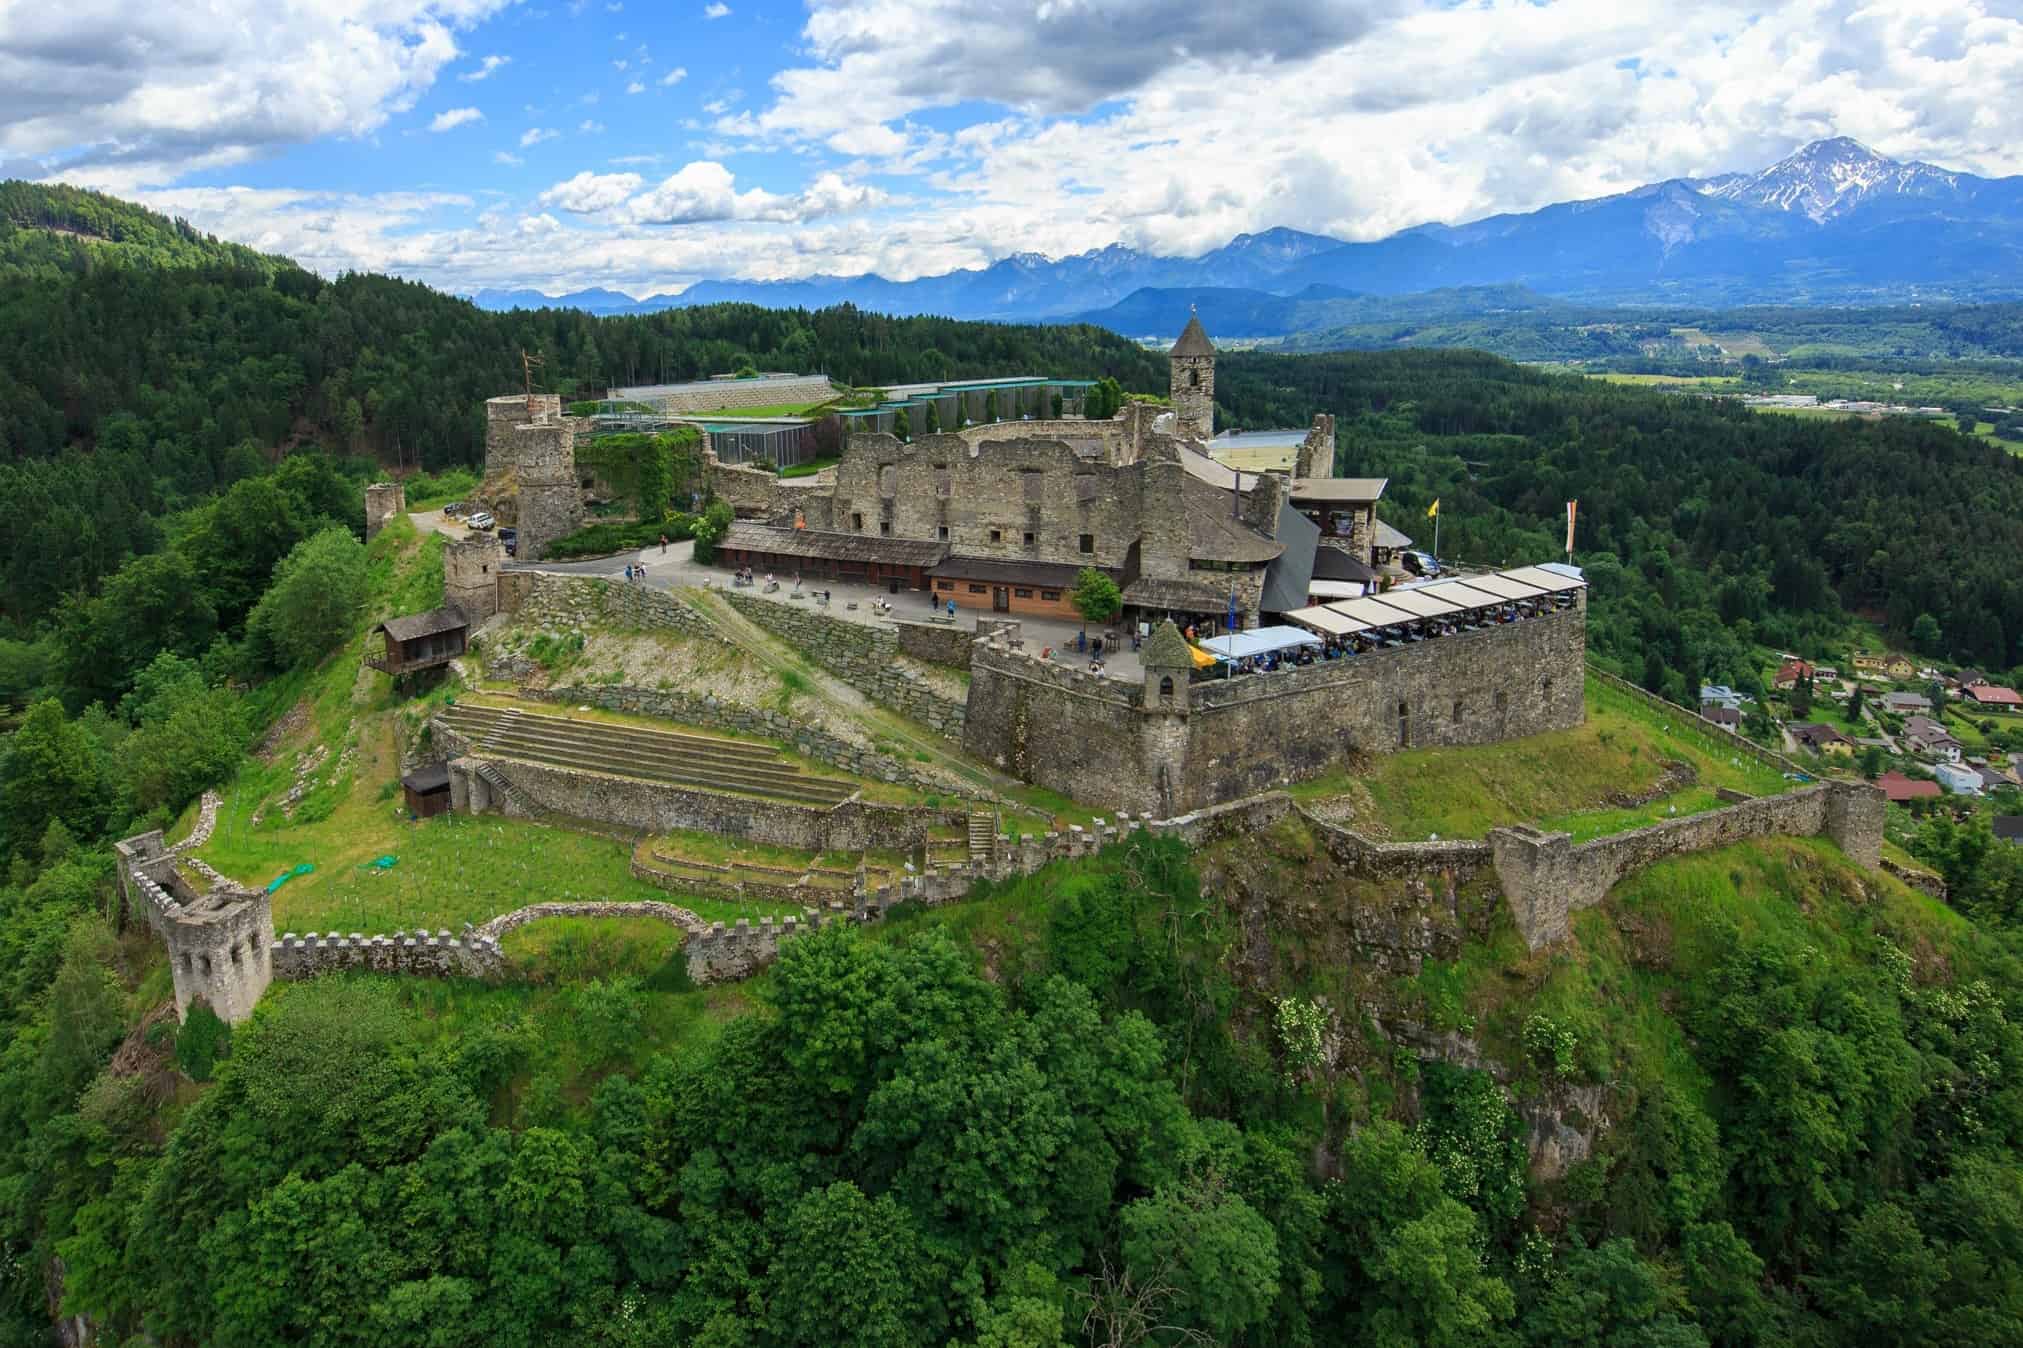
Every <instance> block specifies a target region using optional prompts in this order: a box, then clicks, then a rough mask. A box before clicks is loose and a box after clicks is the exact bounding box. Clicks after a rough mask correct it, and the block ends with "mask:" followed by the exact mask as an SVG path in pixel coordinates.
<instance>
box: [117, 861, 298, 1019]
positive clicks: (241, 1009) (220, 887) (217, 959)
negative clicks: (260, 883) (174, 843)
mask: <svg viewBox="0 0 2023 1348" xmlns="http://www.w3.org/2000/svg"><path fill="white" fill-rule="evenodd" d="M113 851H114V853H115V856H116V857H117V865H116V866H115V869H114V876H115V883H116V885H117V887H118V890H119V895H120V899H121V901H122V903H123V904H124V906H125V908H126V911H127V912H129V913H131V914H133V915H135V916H137V917H139V918H141V919H142V920H143V921H145V922H146V923H147V924H148V926H149V928H150V929H152V930H153V932H154V933H155V935H156V936H158V937H160V938H161V941H162V944H163V945H165V946H167V947H168V952H169V968H170V974H171V978H172V980H173V982H174V985H175V994H176V1015H177V1016H178V1017H181V1016H184V1015H187V1014H188V1012H189V1009H190V1004H191V1003H192V1002H194V1001H199V1000H201V1001H203V1002H204V1003H206V1004H207V1005H208V1006H209V1007H210V1008H211V1010H212V1011H214V1012H216V1013H217V1015H218V1016H219V1017H220V1018H221V1019H224V1020H226V1021H232V1022H237V1021H241V1020H244V1019H245V1018H246V1017H247V1016H250V1015H251V1014H253V1006H254V1004H255V1003H256V1002H258V1001H259V1000H260V994H261V993H263V992H265V991H266V990H267V984H268V982H269V980H270V979H272V977H273V976H274V975H273V969H272V966H271V963H270V956H271V949H272V947H273V944H274V918H273V908H272V905H271V903H270V902H269V900H268V897H267V895H266V894H265V892H263V891H260V890H255V889H247V888H245V887H244V886H242V885H235V884H233V883H232V882H230V881H227V880H222V879H220V880H216V881H214V882H213V884H212V887H211V889H210V890H209V891H208V892H206V893H202V894H200V893H198V892H197V891H196V889H195V888H194V887H193V886H192V885H191V884H190V883H189V882H188V881H187V880H185V879H184V878H183V875H182V873H181V871H180V870H179V869H178V867H177V856H176V853H175V851H174V850H172V849H170V848H169V847H167V846H166V845H165V844H164V843H163V841H162V833H161V830H160V829H155V830H152V831H151V832H148V833H142V834H138V835H136V836H134V837H131V838H127V839H124V840H122V841H120V842H116V843H114V844H113Z"/></svg>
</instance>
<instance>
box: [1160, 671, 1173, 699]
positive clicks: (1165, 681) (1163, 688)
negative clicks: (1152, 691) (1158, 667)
mask: <svg viewBox="0 0 2023 1348" xmlns="http://www.w3.org/2000/svg"><path fill="white" fill-rule="evenodd" d="M1159 696H1161V697H1172V696H1173V676H1172V675H1171V674H1162V675H1160V676H1159Z"/></svg>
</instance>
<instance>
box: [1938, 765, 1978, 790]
mask: <svg viewBox="0 0 2023 1348" xmlns="http://www.w3.org/2000/svg"><path fill="white" fill-rule="evenodd" d="M1932 776H1934V777H1936V778H1938V779H1939V785H1940V786H1941V787H1943V788H1944V789H1945V791H1946V793H1947V794H1948V795H1953V796H1978V795H1980V794H1981V774H1980V773H1978V772H1976V771H1974V770H1973V769H1972V768H1970V767H1967V766H1966V765H1965V764H1962V763H1935V764H1933V765H1932Z"/></svg>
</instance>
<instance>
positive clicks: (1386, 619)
mask: <svg viewBox="0 0 2023 1348" xmlns="http://www.w3.org/2000/svg"><path fill="white" fill-rule="evenodd" d="M1328 607H1329V608H1331V609H1333V610H1334V611H1335V612H1337V613H1339V614H1341V615H1343V616H1344V617H1348V618H1354V619H1355V620H1356V621H1357V622H1359V623H1362V624H1364V625H1365V626H1368V627H1399V626H1402V625H1403V624H1405V623H1415V622H1419V621H1421V619H1420V617H1419V615H1418V614H1416V613H1407V612H1406V611H1405V610H1404V609H1401V608H1392V607H1391V606H1390V605H1389V604H1386V603H1384V602H1383V601H1382V600H1378V599H1351V600H1349V601H1348V602H1346V603H1342V604H1329V605H1328Z"/></svg>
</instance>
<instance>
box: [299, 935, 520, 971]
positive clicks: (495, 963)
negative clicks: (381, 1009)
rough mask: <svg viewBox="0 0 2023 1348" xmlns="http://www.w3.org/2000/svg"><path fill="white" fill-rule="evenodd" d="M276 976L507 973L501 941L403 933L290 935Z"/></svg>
mask: <svg viewBox="0 0 2023 1348" xmlns="http://www.w3.org/2000/svg"><path fill="white" fill-rule="evenodd" d="M273 966H274V977H276V978H285V979H302V978H315V977H317V976H318V975H319V974H335V973H350V972H355V971H361V970H362V971H366V972H370V973H379V974H414V975H418V976H422V977H430V978H453V977H467V978H491V977H496V976H498V975H499V974H500V973H502V972H503V971H504V969H505V956H504V954H502V953H501V952H500V950H499V945H498V942H497V941H496V940H493V941H490V942H486V941H483V940H473V939H468V934H467V939H464V940H457V939H456V938H454V937H452V936H451V935H450V934H449V932H448V931H440V932H436V933H434V934H430V933H428V932H425V931H423V932H416V933H414V934H412V935H410V934H409V933H407V932H405V931H397V932H395V933H394V934H393V935H391V936H366V935H364V934H362V933H359V932H352V933H351V934H350V935H348V936H343V935H339V934H338V933H336V932H328V933H324V934H320V935H319V934H318V933H316V932H313V931H312V932H310V933H309V934H308V935H307V936H297V935H296V934H295V933H294V932H292V931H291V932H288V933H287V934H286V935H284V936H282V937H281V939H280V940H278V941H276V942H274V945H273Z"/></svg>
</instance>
